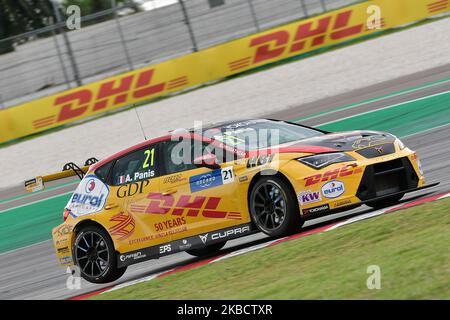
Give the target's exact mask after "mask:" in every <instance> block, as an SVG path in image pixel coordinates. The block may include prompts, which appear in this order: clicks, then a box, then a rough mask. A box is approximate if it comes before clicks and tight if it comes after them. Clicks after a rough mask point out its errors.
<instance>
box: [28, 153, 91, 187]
mask: <svg viewBox="0 0 450 320" xmlns="http://www.w3.org/2000/svg"><path fill="white" fill-rule="evenodd" d="M96 162H98V159H97V158H89V159H87V160H86V161H85V163H84V166H83V167H81V168H80V167H79V166H77V165H76V164H75V163H73V162H69V163H66V164H65V165H64V167H63V169H62V171H61V172H58V173H53V174H49V175H47V176H38V177H36V178H34V179H30V180H27V181H25V190H26V191H28V192H37V191H41V190H44V189H45V182H50V181H55V180H60V179H64V178H69V177H73V176H77V177H78V178H79V179H80V180H82V179H83V178H84V175H85V174H86V172H87V171H88V170H89V167H90V166H91V165H93V164H94V163H96Z"/></svg>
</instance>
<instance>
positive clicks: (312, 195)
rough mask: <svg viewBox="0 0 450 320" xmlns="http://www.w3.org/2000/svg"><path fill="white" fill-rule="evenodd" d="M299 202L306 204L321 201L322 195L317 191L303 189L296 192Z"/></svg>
mask: <svg viewBox="0 0 450 320" xmlns="http://www.w3.org/2000/svg"><path fill="white" fill-rule="evenodd" d="M297 197H298V201H299V202H300V204H308V203H313V202H318V201H322V197H321V195H320V192H319V191H311V190H308V191H303V192H300V193H299V194H297Z"/></svg>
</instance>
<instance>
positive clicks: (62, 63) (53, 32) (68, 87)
mask: <svg viewBox="0 0 450 320" xmlns="http://www.w3.org/2000/svg"><path fill="white" fill-rule="evenodd" d="M50 21H51V23H52V25H53V26H54V27H55V21H54V19H53V17H50ZM52 38H53V41H54V42H55V48H56V54H57V55H58V59H59V63H60V64H61V69H62V72H63V76H64V80H65V81H66V85H67V89H70V88H71V86H70V80H69V76H68V74H67V70H66V66H65V64H64V59H63V56H62V53H61V49H60V47H59V43H58V38H57V36H56V32H55V28H52Z"/></svg>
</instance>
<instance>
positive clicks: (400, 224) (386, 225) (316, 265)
mask: <svg viewBox="0 0 450 320" xmlns="http://www.w3.org/2000/svg"><path fill="white" fill-rule="evenodd" d="M449 211H450V199H447V200H440V201H436V202H432V203H429V204H425V205H420V206H417V207H414V208H410V209H405V210H401V211H398V212H395V213H391V214H388V215H383V216H379V217H376V218H372V219H369V220H365V221H361V222H358V223H355V224H352V225H348V226H344V227H342V228H338V229H336V230H332V231H329V232H324V233H320V234H315V235H311V236H307V237H304V238H300V239H297V240H292V241H288V242H285V243H283V244H280V245H277V246H274V247H270V248H265V249H261V250H258V251H255V252H252V253H248V254H244V255H241V256H237V257H233V258H230V259H227V260H224V261H221V262H217V263H213V264H210V265H205V266H202V267H199V268H197V269H193V270H189V271H184V272H180V273H177V274H173V275H170V276H166V277H163V278H160V279H156V280H153V281H149V282H144V283H140V284H136V285H133V286H130V287H126V288H123V289H120V290H116V291H113V292H110V293H104V294H101V295H97V296H95V297H92V299H181V300H184V299H208V300H212V299H449V298H450V280H449V279H450V250H449V243H450V215H449ZM369 265H378V266H379V267H380V268H381V289H379V290H376V289H374V290H369V289H368V288H367V286H366V281H367V278H368V277H369V276H370V274H367V267H368V266H369Z"/></svg>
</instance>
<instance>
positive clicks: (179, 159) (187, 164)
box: [163, 140, 221, 174]
mask: <svg viewBox="0 0 450 320" xmlns="http://www.w3.org/2000/svg"><path fill="white" fill-rule="evenodd" d="M198 146H200V147H201V150H200V151H199V150H197V152H195V151H196V150H195V148H196V147H198ZM208 146H209V145H208V144H207V143H203V142H200V144H198V141H197V143H194V142H193V141H192V140H191V141H190V142H189V143H188V144H186V145H185V146H184V147H181V145H180V144H179V142H178V141H167V142H165V143H164V148H163V150H164V151H163V152H164V158H165V161H164V165H165V168H166V174H172V173H176V172H182V171H187V170H193V169H196V168H197V166H196V165H195V164H194V158H195V156H196V155H197V156H199V155H204V154H206V153H213V152H211V150H209V148H210V147H208ZM186 151H187V152H188V154H185V152H186ZM220 160H221V159H219V162H220Z"/></svg>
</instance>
